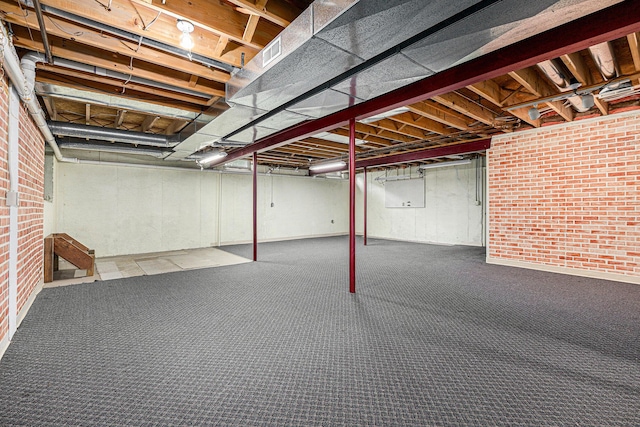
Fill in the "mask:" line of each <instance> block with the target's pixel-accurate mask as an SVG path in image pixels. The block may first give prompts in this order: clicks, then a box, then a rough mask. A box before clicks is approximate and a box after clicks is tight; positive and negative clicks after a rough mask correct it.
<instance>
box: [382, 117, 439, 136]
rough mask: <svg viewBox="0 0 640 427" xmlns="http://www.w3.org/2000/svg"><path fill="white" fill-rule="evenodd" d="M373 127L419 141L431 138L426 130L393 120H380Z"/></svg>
mask: <svg viewBox="0 0 640 427" xmlns="http://www.w3.org/2000/svg"><path fill="white" fill-rule="evenodd" d="M371 125H373V126H374V127H377V128H380V129H385V130H388V131H391V132H396V133H399V134H401V135H405V136H408V137H411V138H415V139H418V140H420V139H424V138H425V137H427V136H429V132H426V131H425V130H424V129H420V128H417V127H414V126H411V125H409V124H407V123H399V122H396V121H393V120H391V119H382V120H378V121H376V122H373V123H372V124H371Z"/></svg>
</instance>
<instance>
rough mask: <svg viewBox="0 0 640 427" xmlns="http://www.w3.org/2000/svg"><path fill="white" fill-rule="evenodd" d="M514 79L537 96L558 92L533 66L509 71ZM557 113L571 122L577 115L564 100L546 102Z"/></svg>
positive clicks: (551, 94)
mask: <svg viewBox="0 0 640 427" xmlns="http://www.w3.org/2000/svg"><path fill="white" fill-rule="evenodd" d="M509 76H511V77H512V78H513V79H514V80H516V81H517V82H518V83H520V84H521V85H522V86H524V87H525V89H527V90H528V91H529V92H531V93H532V94H533V95H535V96H537V97H547V96H553V95H557V94H558V92H557V91H556V90H554V89H553V88H552V87H551V85H550V84H549V83H547V82H546V81H545V80H544V79H542V77H540V75H539V74H538V73H537V72H536V71H535V70H534V69H533V68H532V67H529V68H524V69H522V70H517V71H512V72H510V73H509ZM545 104H547V105H548V106H549V107H551V108H552V109H553V110H554V111H555V112H556V113H558V114H559V115H560V116H561V117H562V118H563V119H565V120H566V121H568V122H570V121H572V120H573V118H574V117H575V113H574V112H573V109H571V108H570V107H567V106H565V105H564V102H562V101H551V102H545Z"/></svg>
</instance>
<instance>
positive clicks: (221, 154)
mask: <svg viewBox="0 0 640 427" xmlns="http://www.w3.org/2000/svg"><path fill="white" fill-rule="evenodd" d="M223 157H227V153H226V152H224V151H218V152H216V153H211V155H209V156H206V157H203V158H201V159H200V160H198V163H199V164H201V165H206V164H208V163H211V162H213V161H215V160H218V159H222V158H223Z"/></svg>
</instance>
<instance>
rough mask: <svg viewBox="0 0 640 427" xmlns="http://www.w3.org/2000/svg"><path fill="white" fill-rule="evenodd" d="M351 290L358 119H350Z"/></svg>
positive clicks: (352, 288)
mask: <svg viewBox="0 0 640 427" xmlns="http://www.w3.org/2000/svg"><path fill="white" fill-rule="evenodd" d="M349 292H351V293H355V292H356V119H354V118H351V119H349Z"/></svg>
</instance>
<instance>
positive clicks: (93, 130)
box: [47, 122, 180, 148]
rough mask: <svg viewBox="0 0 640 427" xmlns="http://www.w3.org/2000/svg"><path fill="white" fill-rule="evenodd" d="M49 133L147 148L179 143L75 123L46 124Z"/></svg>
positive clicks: (164, 137)
mask: <svg viewBox="0 0 640 427" xmlns="http://www.w3.org/2000/svg"><path fill="white" fill-rule="evenodd" d="M47 125H48V126H49V129H51V132H52V133H53V134H55V135H58V136H69V137H73V138H85V139H92V140H97V141H106V142H122V143H126V144H132V145H145V146H148V147H161V148H172V147H174V146H175V145H176V144H178V143H179V142H180V139H179V136H178V135H155V134H152V133H144V132H132V131H128V130H119V129H111V128H101V127H98V126H86V125H79V124H76V123H66V122H47Z"/></svg>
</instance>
